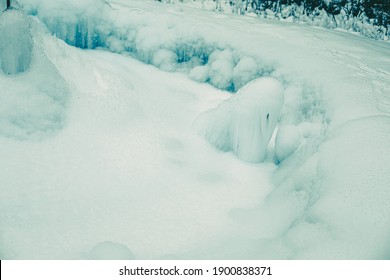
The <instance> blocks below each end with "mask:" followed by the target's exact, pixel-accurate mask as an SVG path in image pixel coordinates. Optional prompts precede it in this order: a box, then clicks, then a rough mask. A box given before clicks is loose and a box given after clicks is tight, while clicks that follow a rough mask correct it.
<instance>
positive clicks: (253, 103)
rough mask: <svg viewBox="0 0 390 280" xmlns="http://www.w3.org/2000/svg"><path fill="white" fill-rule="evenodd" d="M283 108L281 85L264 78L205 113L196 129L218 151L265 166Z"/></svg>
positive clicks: (196, 124) (197, 122)
mask: <svg viewBox="0 0 390 280" xmlns="http://www.w3.org/2000/svg"><path fill="white" fill-rule="evenodd" d="M282 106H283V86H282V85H281V84H280V82H278V81H277V80H276V79H273V78H260V79H258V80H255V81H252V82H251V83H249V84H247V85H246V86H245V87H243V88H242V89H240V90H239V91H238V92H237V93H236V94H235V95H233V96H232V97H230V98H229V99H228V100H226V101H224V102H222V103H221V104H220V105H219V106H218V107H217V108H215V109H211V110H209V111H207V112H205V113H204V114H203V115H201V116H200V117H199V119H198V120H197V121H196V123H195V126H196V127H197V129H198V131H199V133H200V134H201V135H203V136H204V137H205V138H206V140H207V141H209V142H210V143H211V144H213V145H214V146H215V147H216V148H218V149H220V150H222V151H232V152H233V153H235V154H236V155H237V156H238V157H239V158H240V159H242V160H245V161H248V162H262V161H263V160H264V157H265V153H266V150H267V146H268V142H269V140H270V138H271V136H272V134H273V131H274V129H275V126H276V123H277V121H278V119H279V114H280V111H281V109H282Z"/></svg>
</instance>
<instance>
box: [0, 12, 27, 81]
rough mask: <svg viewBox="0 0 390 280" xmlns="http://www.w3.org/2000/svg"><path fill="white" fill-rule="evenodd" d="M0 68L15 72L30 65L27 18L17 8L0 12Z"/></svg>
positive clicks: (7, 71) (24, 69) (4, 70)
mask: <svg viewBox="0 0 390 280" xmlns="http://www.w3.org/2000/svg"><path fill="white" fill-rule="evenodd" d="M0 34H1V36H0V70H2V71H3V73H5V74H17V73H21V72H24V71H26V70H27V69H28V68H29V67H30V63H31V56H32V48H33V41H32V35H31V30H30V22H29V20H28V18H27V17H26V16H25V15H24V14H23V13H22V12H20V11H18V10H8V11H5V12H3V13H0Z"/></svg>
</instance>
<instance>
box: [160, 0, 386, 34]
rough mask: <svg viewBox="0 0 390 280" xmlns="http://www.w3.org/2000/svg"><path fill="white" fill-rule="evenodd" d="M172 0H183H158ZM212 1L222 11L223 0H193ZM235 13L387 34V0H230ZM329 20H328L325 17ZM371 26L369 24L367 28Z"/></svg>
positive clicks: (229, 2) (177, 0)
mask: <svg viewBox="0 0 390 280" xmlns="http://www.w3.org/2000/svg"><path fill="white" fill-rule="evenodd" d="M157 1H159V2H166V3H174V2H183V0H157ZM193 1H202V2H203V1H213V2H215V4H216V6H215V7H216V10H219V11H221V10H222V8H221V7H222V6H221V3H223V2H225V1H226V0H193ZM225 3H228V4H230V6H231V7H232V11H233V12H234V13H239V14H245V13H248V12H252V13H256V14H258V15H259V16H261V17H269V14H270V12H271V13H274V15H272V14H271V15H270V17H271V18H276V19H282V18H283V19H285V18H290V20H291V18H292V19H293V21H304V22H308V23H309V24H310V22H312V24H318V20H321V19H324V14H326V15H327V19H325V21H323V22H322V23H320V25H321V24H322V25H321V26H323V27H327V28H336V27H340V28H344V29H347V30H352V31H355V32H360V33H361V34H363V35H364V36H367V37H370V38H374V39H384V38H386V36H388V37H390V0H229V1H226V2H225ZM326 20H328V21H326ZM370 26H371V27H372V28H370Z"/></svg>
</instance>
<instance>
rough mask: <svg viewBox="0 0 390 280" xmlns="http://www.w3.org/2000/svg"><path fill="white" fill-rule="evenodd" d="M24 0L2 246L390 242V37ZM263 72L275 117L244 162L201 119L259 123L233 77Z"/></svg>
mask: <svg viewBox="0 0 390 280" xmlns="http://www.w3.org/2000/svg"><path fill="white" fill-rule="evenodd" d="M21 2H22V3H23V4H25V9H26V11H27V12H29V13H30V14H33V15H34V16H32V17H31V19H32V27H31V28H32V29H31V32H32V34H33V40H34V51H33V57H32V61H31V65H30V69H29V70H28V71H27V72H25V73H20V74H17V75H7V74H6V73H2V74H0V100H1V103H0V104H1V105H0V116H1V119H0V135H1V136H0V159H1V160H0V182H1V183H0V197H1V199H0V256H1V257H2V258H15V259H18V258H31V259H32V258H49V259H52V258H66V259H69V258H76V259H78V258H101V257H102V254H103V255H104V254H105V252H107V254H108V255H107V257H113V258H115V251H116V250H117V251H118V252H117V256H129V258H133V257H135V258H141V259H145V258H146V259H147V258H222V259H225V258H283V259H284V258H310V259H311V258H353V259H354V258H373V259H374V258H389V256H390V248H389V247H388V245H386V244H389V236H390V235H389V234H388V233H389V232H390V207H389V205H390V175H389V174H390V165H389V164H388V163H387V159H388V158H390V144H389V143H390V141H389V140H390V139H389V137H390V133H389V132H390V131H389V128H390V121H389V120H390V119H389V113H390V95H389V94H390V88H389V87H390V82H389V81H390V79H389V78H390V47H389V44H388V43H386V42H377V41H372V40H369V39H365V38H361V37H357V36H354V35H352V34H349V33H343V32H336V31H333V32H331V31H327V30H323V29H319V28H313V27H307V26H301V25H295V24H291V23H281V22H268V21H264V20H259V19H255V18H243V17H235V16H229V15H222V14H215V13H210V12H206V11H199V10H195V9H190V8H183V7H179V8H178V7H176V6H174V5H172V6H167V5H161V4H158V3H156V2H155V1H138V0H134V1H125V0H115V1H107V2H108V3H109V5H108V4H105V3H103V2H100V1H97V2H96V1H95V2H94V5H90V4H91V3H90V2H91V1H89V2H88V1H86V2H83V1H56V2H53V1H39V0H24V1H21ZM1 16H2V15H0V17H1ZM41 21H42V22H43V23H41ZM43 24H45V25H46V26H47V27H48V29H49V31H50V32H51V33H54V34H56V36H58V37H59V38H61V39H64V40H65V41H66V42H68V43H69V44H73V45H76V46H78V47H83V48H101V49H99V50H82V49H77V48H74V47H71V46H69V45H67V44H65V43H64V42H63V41H61V40H59V39H57V38H56V37H55V36H52V35H50V33H49V31H45V28H44V26H43ZM112 52H114V53H112ZM137 60H140V61H142V62H140V61H137ZM148 64H151V65H154V66H156V67H158V68H160V70H159V69H158V68H156V67H154V66H151V65H148ZM165 71H169V72H165ZM263 76H271V77H272V78H267V79H270V80H274V79H275V80H278V81H279V83H281V85H282V87H283V93H284V105H283V108H282V110H281V114H280V118H279V120H278V121H279V122H278V124H277V127H281V130H280V133H278V135H276V133H274V135H273V137H272V138H271V141H270V143H269V145H268V148H267V151H266V152H265V161H264V162H263V163H258V164H251V163H246V162H245V161H242V160H240V158H239V157H236V156H235V155H234V153H231V152H228V151H226V150H233V151H235V150H234V148H233V149H217V148H215V147H214V146H212V145H210V144H209V143H208V142H207V141H206V140H205V139H204V138H203V136H202V134H203V133H202V128H204V127H205V126H201V127H200V128H199V126H198V125H197V124H198V123H199V122H200V123H203V124H205V125H207V124H208V122H207V116H208V115H211V116H215V114H207V113H204V112H206V111H209V112H213V111H215V110H219V111H223V112H222V113H220V112H219V113H217V116H218V118H217V123H219V122H221V123H222V122H223V127H233V128H234V127H236V128H237V129H236V130H234V131H239V130H240V129H241V128H242V127H245V126H247V127H252V126H253V127H256V124H257V123H258V122H259V123H261V121H264V116H263V117H260V119H256V118H254V119H252V118H246V117H243V116H242V114H243V113H245V112H244V111H243V110H242V108H241V109H237V106H238V107H241V105H240V102H241V101H238V102H237V101H235V99H236V100H239V99H240V97H239V96H240V93H238V95H237V96H232V93H231V92H235V91H237V90H238V91H240V88H242V87H243V88H242V90H244V91H245V84H247V83H248V82H250V81H251V80H253V79H255V78H259V77H263ZM259 81H261V79H259ZM26 88H28V89H29V91H26V90H23V89H26ZM218 88H219V89H218ZM29 93H30V94H29ZM53 94H54V95H53ZM247 96H248V97H251V96H252V95H250V94H248V95H247ZM260 97H261V94H260V95H256V94H254V95H253V103H254V104H253V105H254V108H263V107H261V106H262V105H258V104H259V103H258V102H260V100H258V99H259V98H260ZM227 99H229V100H227ZM260 99H261V98H260ZM244 103H245V104H250V101H245V102H244ZM223 104H234V105H229V106H227V105H223ZM237 104H238V105H237ZM257 106H259V107H257ZM214 108H217V109H214ZM220 108H224V109H223V110H220ZM11 109H13V110H11ZM225 109H226V110H225ZM229 110H231V111H232V112H233V111H234V112H241V113H240V117H237V118H235V121H234V122H232V118H231V116H232V114H230V112H229ZM26 116H32V117H31V118H29V117H26ZM205 116H206V117H205ZM224 116H225V117H224ZM265 118H267V117H266V115H265ZM200 120H201V121H200ZM215 120H216V118H214V117H212V118H211V119H210V123H211V122H215ZM237 120H238V121H237ZM239 120H241V121H242V122H245V123H242V126H241V124H240V123H239ZM249 122H252V123H249ZM194 124H195V125H194ZM238 128H239V129H238ZM218 135H219V137H221V138H223V136H224V134H223V133H220V134H218ZM225 137H231V136H229V135H227V136H226V134H225ZM206 138H207V137H206ZM275 138H276V143H275ZM227 139H231V138H227ZM207 140H209V139H207ZM220 140H221V141H222V142H223V141H229V140H226V139H225V140H224V139H220ZM241 143H250V142H247V141H246V140H244V141H243V142H241ZM275 144H276V147H275V149H276V155H275V152H274V146H275ZM217 147H218V145H217ZM278 151H279V152H278ZM237 154H238V155H240V153H237ZM245 155H246V156H248V155H249V154H248V150H245ZM246 156H245V157H244V159H245V158H246ZM102 247H104V248H103V249H101V248H102ZM107 247H109V248H107ZM113 251H114V253H113Z"/></svg>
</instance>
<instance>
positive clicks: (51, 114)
mask: <svg viewBox="0 0 390 280" xmlns="http://www.w3.org/2000/svg"><path fill="white" fill-rule="evenodd" d="M6 14H8V15H7V16H6V17H4V18H3V16H4V14H3V15H1V16H0V17H1V18H2V19H1V21H3V20H4V19H5V20H7V19H8V18H10V19H11V20H15V21H14V22H23V24H24V23H25V24H26V25H23V24H21V25H20V27H21V28H20V29H18V31H20V32H22V31H23V32H27V33H28V36H29V37H28V38H30V39H31V34H33V33H34V32H35V29H34V28H32V29H31V34H30V29H29V27H28V26H29V25H28V23H26V21H27V20H26V19H25V17H24V15H23V14H21V13H20V12H17V11H11V12H6ZM0 33H1V31H0ZM19 35H20V36H21V37H22V38H23V36H24V35H21V34H19V33H18V34H15V36H19ZM8 39H10V40H11V41H12V40H13V39H14V38H13V37H8V38H7V40H8ZM2 41H3V37H0V42H2ZM26 41H27V42H26ZM34 41H35V42H34V43H35V44H36V46H35V45H34V47H32V45H31V46H28V47H27V49H25V48H26V44H30V43H31V44H33V41H31V42H30V41H29V40H27V39H26V40H25V42H24V43H23V44H22V43H18V44H16V46H14V47H15V48H16V50H17V51H15V52H14V53H16V52H18V51H21V52H27V53H28V55H27V54H24V55H22V56H21V58H19V59H18V60H17V59H15V60H14V61H11V60H7V61H6V60H3V59H2V66H3V70H4V69H5V70H10V71H4V72H5V73H1V71H0V136H4V137H8V138H14V139H18V140H39V139H42V138H43V137H45V136H47V135H49V134H51V133H53V132H55V131H58V130H59V129H61V128H62V127H63V126H64V124H65V117H66V109H67V105H68V103H69V97H70V93H69V88H68V85H67V83H66V82H65V80H64V79H63V77H62V76H61V75H60V73H59V72H58V70H57V68H56V67H55V66H54V65H53V63H52V62H51V61H50V59H49V58H48V57H47V55H46V53H45V50H44V48H43V46H42V42H40V39H39V37H38V36H37V37H36V39H35V40H34ZM15 42H16V41H15ZM0 44H1V43H0ZM11 45H12V44H11ZM22 45H23V46H22ZM4 46H6V47H5V50H6V52H7V51H9V52H8V53H9V54H10V53H13V52H12V51H11V49H9V46H8V45H7V44H5V45H4ZM4 46H0V49H1V48H2V47H4ZM19 46H20V47H19ZM14 53H13V54H14ZM0 56H4V53H3V51H1V52H0ZM30 60H31V62H30ZM5 61H6V63H4V62H5ZM27 61H28V63H27ZM28 65H29V66H28ZM4 66H5V67H4ZM27 67H29V70H28V71H26V72H24V73H20V74H19V75H18V76H17V80H15V79H16V77H15V76H14V75H4V74H8V73H13V74H16V73H17V72H20V71H21V70H23V69H24V70H25V68H27ZM16 81H17V82H16Z"/></svg>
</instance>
